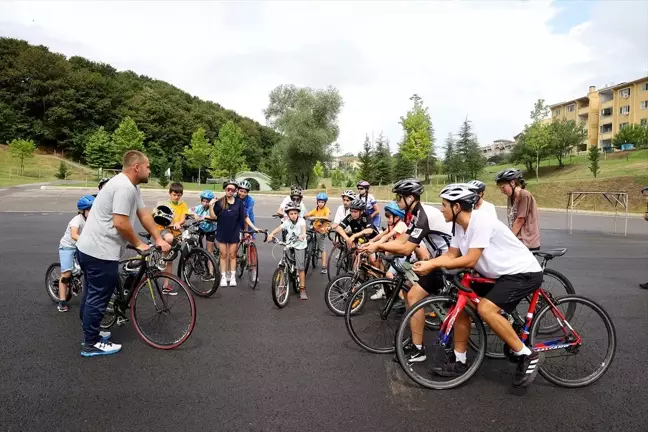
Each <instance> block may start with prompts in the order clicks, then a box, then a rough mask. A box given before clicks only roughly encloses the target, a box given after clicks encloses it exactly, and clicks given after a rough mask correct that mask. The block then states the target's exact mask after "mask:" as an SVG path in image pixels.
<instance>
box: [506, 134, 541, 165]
mask: <svg viewBox="0 0 648 432" xmlns="http://www.w3.org/2000/svg"><path fill="white" fill-rule="evenodd" d="M509 161H510V162H511V163H514V164H524V167H525V168H526V170H527V172H533V171H534V169H535V164H536V161H537V159H536V152H535V151H534V150H533V148H531V146H529V145H528V144H527V142H526V135H525V134H524V133H521V134H520V136H519V137H518V138H517V142H516V143H515V145H514V146H513V149H512V150H511V154H510V155H509Z"/></svg>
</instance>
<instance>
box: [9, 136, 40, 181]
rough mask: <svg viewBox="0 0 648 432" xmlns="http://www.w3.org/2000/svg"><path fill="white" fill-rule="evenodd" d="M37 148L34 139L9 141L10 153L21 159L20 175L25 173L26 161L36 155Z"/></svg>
mask: <svg viewBox="0 0 648 432" xmlns="http://www.w3.org/2000/svg"><path fill="white" fill-rule="evenodd" d="M35 150H36V145H35V144H34V142H33V141H32V140H24V139H14V140H12V141H11V142H10V143H9V154H10V155H11V157H13V158H16V159H18V160H19V161H20V175H24V174H25V161H26V160H27V159H31V158H33V157H34V151H35Z"/></svg>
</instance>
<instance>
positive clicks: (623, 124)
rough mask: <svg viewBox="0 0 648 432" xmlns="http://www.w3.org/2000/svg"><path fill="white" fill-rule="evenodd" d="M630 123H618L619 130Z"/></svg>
mask: <svg viewBox="0 0 648 432" xmlns="http://www.w3.org/2000/svg"><path fill="white" fill-rule="evenodd" d="M629 124H630V123H627V122H626V123H620V124H619V130H621V129H623V128H624V127H626V126H628V125H629Z"/></svg>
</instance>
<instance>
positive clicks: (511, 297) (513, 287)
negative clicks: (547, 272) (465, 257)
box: [471, 272, 542, 313]
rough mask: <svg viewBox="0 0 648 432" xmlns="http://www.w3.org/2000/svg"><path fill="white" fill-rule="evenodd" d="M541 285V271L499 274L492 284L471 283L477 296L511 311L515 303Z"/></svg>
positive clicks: (505, 310) (508, 311)
mask: <svg viewBox="0 0 648 432" xmlns="http://www.w3.org/2000/svg"><path fill="white" fill-rule="evenodd" d="M541 285H542V272H537V273H518V274H514V275H504V276H500V278H499V279H497V281H496V282H495V283H494V284H477V283H473V284H472V287H471V288H472V289H473V290H474V291H475V293H477V295H478V296H480V297H483V298H485V299H488V300H490V301H491V302H493V303H495V304H496V305H497V306H499V307H500V308H502V310H503V311H504V312H506V313H511V312H513V311H514V310H515V308H516V307H517V305H518V304H519V303H520V301H522V299H524V298H525V297H527V296H528V295H531V294H533V292H534V291H535V290H537V289H538V288H540V286H541Z"/></svg>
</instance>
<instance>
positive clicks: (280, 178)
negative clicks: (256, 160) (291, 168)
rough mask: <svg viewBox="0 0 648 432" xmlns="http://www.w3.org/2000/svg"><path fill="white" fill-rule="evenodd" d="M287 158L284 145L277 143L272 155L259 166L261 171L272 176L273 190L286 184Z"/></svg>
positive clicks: (271, 186)
mask: <svg viewBox="0 0 648 432" xmlns="http://www.w3.org/2000/svg"><path fill="white" fill-rule="evenodd" d="M285 159H286V158H285V157H284V151H283V146H281V145H276V146H275V147H274V148H273V149H272V151H271V152H270V155H269V156H268V157H267V158H266V159H264V160H263V161H262V162H261V165H260V166H259V169H260V170H261V172H263V173H265V174H267V175H269V176H270V188H271V189H272V190H277V189H279V188H280V187H281V186H283V184H284V179H285V177H286V163H285Z"/></svg>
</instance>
